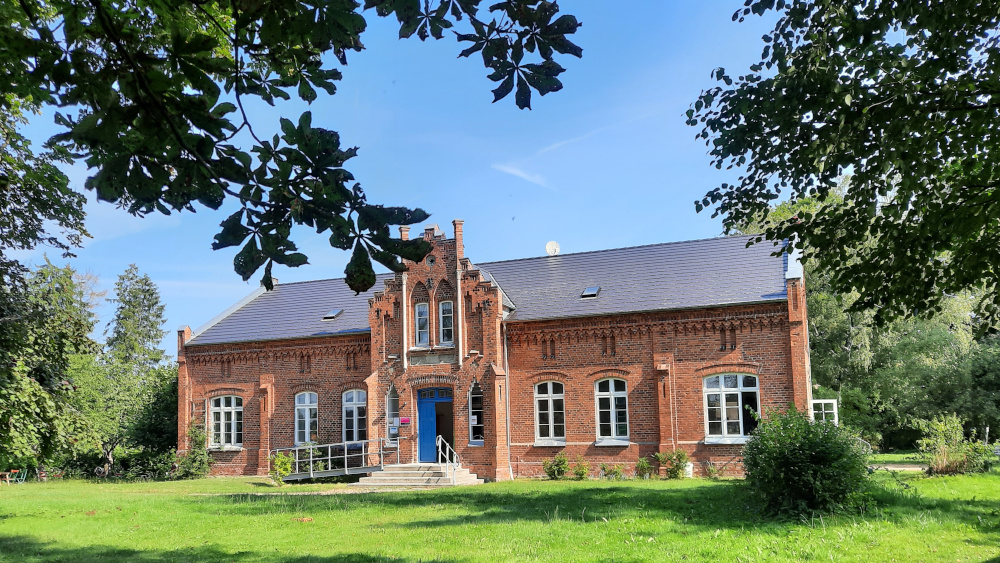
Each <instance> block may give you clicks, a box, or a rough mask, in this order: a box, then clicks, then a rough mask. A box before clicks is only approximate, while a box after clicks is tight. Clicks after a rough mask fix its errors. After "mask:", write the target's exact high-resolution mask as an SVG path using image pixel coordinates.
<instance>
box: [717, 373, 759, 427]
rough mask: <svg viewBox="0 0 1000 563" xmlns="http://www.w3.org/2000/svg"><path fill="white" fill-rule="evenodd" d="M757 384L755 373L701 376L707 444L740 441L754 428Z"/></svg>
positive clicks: (757, 393) (755, 422) (756, 409)
mask: <svg viewBox="0 0 1000 563" xmlns="http://www.w3.org/2000/svg"><path fill="white" fill-rule="evenodd" d="M758 385H759V384H758V381H757V377H756V376H753V375H743V374H737V373H727V374H724V375H711V376H709V377H706V378H705V379H704V386H705V434H706V438H705V442H706V443H713V442H714V443H726V442H729V443H737V442H743V441H745V440H746V437H747V436H749V435H750V433H751V432H753V431H754V429H755V428H757V420H756V419H755V418H754V413H757V412H760V396H759V393H760V388H759V387H758Z"/></svg>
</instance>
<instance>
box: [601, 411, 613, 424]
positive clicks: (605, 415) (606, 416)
mask: <svg viewBox="0 0 1000 563" xmlns="http://www.w3.org/2000/svg"><path fill="white" fill-rule="evenodd" d="M598 414H599V418H598V420H599V421H600V422H601V424H611V411H601V412H600V413H598Z"/></svg>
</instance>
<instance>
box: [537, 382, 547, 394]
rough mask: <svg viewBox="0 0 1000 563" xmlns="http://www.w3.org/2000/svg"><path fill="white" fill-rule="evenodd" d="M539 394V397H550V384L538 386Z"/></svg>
mask: <svg viewBox="0 0 1000 563" xmlns="http://www.w3.org/2000/svg"><path fill="white" fill-rule="evenodd" d="M538 394H539V395H548V394H549V384H548V383H539V384H538Z"/></svg>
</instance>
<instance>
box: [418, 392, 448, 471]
mask: <svg viewBox="0 0 1000 563" xmlns="http://www.w3.org/2000/svg"><path fill="white" fill-rule="evenodd" d="M451 401H452V391H451V389H448V388H445V387H438V388H433V389H421V390H420V391H418V392H417V433H418V435H419V437H418V439H417V448H418V453H417V458H418V459H419V460H420V461H421V462H424V463H434V462H436V461H437V436H438V433H439V429H438V418H439V414H442V413H441V412H440V411H442V410H443V409H441V408H440V407H439V406H438V405H439V403H451ZM441 406H447V407H451V405H450V404H448V405H441ZM445 412H447V413H449V414H450V412H451V409H450V408H448V409H447V410H446V411H445ZM447 422H449V423H450V421H447ZM447 426H449V427H450V426H451V424H447ZM451 438H452V437H451V436H445V439H446V440H448V441H449V442H450V441H451Z"/></svg>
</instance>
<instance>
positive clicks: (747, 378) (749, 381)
mask: <svg viewBox="0 0 1000 563" xmlns="http://www.w3.org/2000/svg"><path fill="white" fill-rule="evenodd" d="M743 386H744V387H756V386H757V378H756V377H754V376H752V375H744V376H743Z"/></svg>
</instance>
